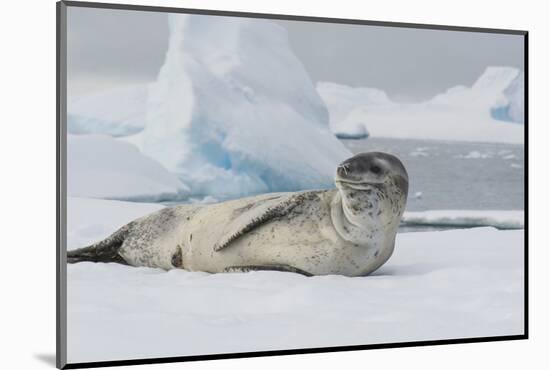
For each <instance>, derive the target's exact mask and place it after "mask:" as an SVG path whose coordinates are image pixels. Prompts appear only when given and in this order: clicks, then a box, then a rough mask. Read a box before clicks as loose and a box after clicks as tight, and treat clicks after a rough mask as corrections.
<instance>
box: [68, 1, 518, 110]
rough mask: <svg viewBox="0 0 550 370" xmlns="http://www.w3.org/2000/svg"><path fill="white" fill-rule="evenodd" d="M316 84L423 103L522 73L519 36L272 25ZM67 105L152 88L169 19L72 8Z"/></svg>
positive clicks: (298, 23) (162, 15) (153, 14)
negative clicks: (501, 72) (502, 70)
mask: <svg viewBox="0 0 550 370" xmlns="http://www.w3.org/2000/svg"><path fill="white" fill-rule="evenodd" d="M275 22H277V23H278V24H280V25H281V26H282V27H284V28H285V29H286V30H287V32H288V38H289V42H290V45H291V47H292V49H293V51H294V53H295V54H296V55H297V57H298V58H299V59H300V60H301V62H302V63H303V64H304V66H305V69H306V71H307V72H308V74H309V76H310V77H311V79H312V81H313V82H314V83H316V82H319V81H331V82H336V83H341V84H345V85H349V86H354V87H359V86H365V87H374V88H378V89H381V90H384V91H386V93H387V94H388V95H389V97H390V98H391V99H393V100H395V101H411V102H412V101H422V100H426V99H429V98H430V97H432V96H434V95H436V94H438V93H441V92H444V91H445V90H447V89H448V88H450V87H453V86H456V85H465V86H469V85H471V84H472V83H473V82H474V81H475V80H476V79H477V78H478V77H479V76H480V75H481V73H482V72H483V71H484V69H485V68H486V67H487V66H491V65H495V66H512V67H517V68H520V69H523V68H524V65H523V62H524V59H523V52H524V49H523V47H524V46H523V37H522V36H518V35H503V34H488V33H479V32H459V31H442V30H425V29H410V28H398V27H380V26H365V25H346V24H334V23H315V22H302V21H283V20H277V21H275ZM67 42H68V50H67V58H68V64H67V65H68V94H69V99H71V98H76V97H79V96H82V95H86V94H89V93H91V92H94V91H97V90H101V89H105V88H109V87H114V86H118V85H121V84H132V83H142V82H153V81H154V80H155V79H156V76H157V73H158V71H159V69H160V67H161V65H162V63H163V61H164V55H165V52H166V49H167V46H168V24H167V14H165V13H156V12H143V11H129V10H112V9H91V8H74V7H69V9H68V26H67Z"/></svg>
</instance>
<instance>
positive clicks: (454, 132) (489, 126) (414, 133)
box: [317, 67, 523, 143]
mask: <svg viewBox="0 0 550 370" xmlns="http://www.w3.org/2000/svg"><path fill="white" fill-rule="evenodd" d="M519 76H521V74H520V71H519V70H518V69H516V68H511V67H488V68H487V69H486V71H485V72H484V73H483V74H482V75H481V76H480V77H479V79H478V80H477V81H476V82H475V83H474V84H473V85H472V87H465V86H456V87H453V88H451V89H449V90H447V91H446V92H445V93H443V94H439V95H437V96H435V97H433V98H432V99H430V100H428V101H426V102H421V103H402V104H398V103H394V102H391V101H390V100H389V99H387V97H386V95H385V94H384V93H383V92H381V91H378V90H372V91H371V95H372V96H375V97H376V98H373V99H370V100H368V99H364V96H365V95H368V94H366V93H364V92H363V90H362V89H357V88H351V87H347V88H346V87H344V86H341V85H334V84H327V83H322V84H318V87H317V88H318V90H319V92H320V94H321V96H322V97H323V98H324V100H325V102H326V104H327V106H328V109H329V112H330V117H331V123H330V125H331V129H332V131H333V132H334V133H338V134H339V135H341V134H342V133H345V132H348V133H349V135H350V136H353V133H354V132H357V127H358V126H365V128H366V129H367V130H368V132H369V133H370V135H371V136H372V137H392V138H413V139H435V140H459V141H480V142H506V143H523V127H521V126H519V125H513V124H510V123H509V122H503V121H500V120H496V119H494V118H493V117H492V116H491V109H492V107H493V106H494V104H495V102H496V101H500V100H502V99H504V97H505V95H507V94H508V95H510V94H513V96H514V97H515V98H514V99H513V100H512V101H513V102H514V104H515V105H514V108H513V111H514V112H519V111H520V107H522V105H523V95H522V94H521V93H520V92H519V91H520V90H519V88H518V89H515V90H514V89H512V87H511V86H514V82H513V81H515V80H516V79H517V78H520V77H519ZM517 84H518V86H519V85H520V83H519V82H518V83H517ZM508 88H510V89H512V90H509V89H508ZM370 90H371V89H367V91H370ZM342 91H345V93H344V92H342ZM510 96H511V95H510ZM342 97H343V98H342ZM363 100H364V102H363ZM356 102H357V103H356ZM510 111H512V108H510ZM514 115H519V113H514Z"/></svg>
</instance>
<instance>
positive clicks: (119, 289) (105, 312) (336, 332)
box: [67, 198, 524, 362]
mask: <svg viewBox="0 0 550 370" xmlns="http://www.w3.org/2000/svg"><path fill="white" fill-rule="evenodd" d="M158 207H159V206H157V205H148V204H135V203H125V202H112V201H104V200H87V199H75V198H69V199H68V212H69V218H68V219H69V225H68V235H69V247H70V248H69V249H72V248H76V247H79V246H81V245H85V244H88V243H90V242H91V241H95V240H98V239H100V238H103V237H105V236H107V235H108V234H109V233H110V232H112V231H114V230H115V229H116V228H118V227H119V226H121V225H122V224H124V223H126V222H128V221H130V220H132V219H134V218H135V217H137V216H139V215H142V214H146V213H149V212H151V211H153V210H155V209H158ZM523 258H524V257H523V231H520V230H509V231H498V230H495V229H493V228H475V229H467V230H453V231H442V232H418V233H404V234H398V236H397V242H396V250H395V252H394V255H393V256H392V257H391V258H390V260H389V261H388V263H387V264H385V265H384V266H383V267H382V268H381V269H380V270H378V271H377V272H375V273H374V274H373V275H371V276H368V277H361V278H348V277H343V276H322V277H312V278H307V277H304V276H301V275H297V274H292V273H281V272H251V273H245V274H240V273H235V274H207V273H201V272H186V271H184V270H171V271H169V272H165V271H163V270H158V269H149V268H134V267H128V266H123V265H117V264H102V263H98V264H94V263H88V262H86V263H79V264H74V265H68V266H67V274H68V279H67V280H68V287H67V288H68V295H67V297H68V314H67V318H68V325H67V334H68V360H69V362H87V361H102V360H122V359H128V358H151V357H166V356H186V355H203V354H213V353H231V352H245V351H246V352H249V351H262V350H278V349H291V348H311V347H326V346H343V345H356V344H373V343H390V342H403V341H419V340H438V339H455V338H469V337H488V336H500V335H516V334H522V333H523V331H524V327H523V322H524V321H523V320H524V312H523V302H524V300H523V299H524V289H523V282H524V274H523V266H524V259H523Z"/></svg>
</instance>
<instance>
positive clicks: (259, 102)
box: [139, 15, 351, 196]
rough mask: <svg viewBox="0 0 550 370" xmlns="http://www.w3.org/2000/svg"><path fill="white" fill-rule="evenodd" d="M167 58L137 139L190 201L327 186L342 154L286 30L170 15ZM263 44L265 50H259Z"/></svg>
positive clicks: (251, 22)
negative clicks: (182, 186)
mask: <svg viewBox="0 0 550 370" xmlns="http://www.w3.org/2000/svg"><path fill="white" fill-rule="evenodd" d="M169 24H170V40H169V48H168V52H167V54H166V60H165V62H164V65H163V66H162V68H161V71H160V73H159V77H158V80H157V82H156V83H154V84H153V85H152V86H151V89H150V93H149V101H148V107H147V122H146V125H145V129H144V130H143V132H142V133H141V134H139V135H140V137H139V139H140V140H139V144H140V146H141V149H142V151H143V153H144V154H145V155H148V156H150V157H152V158H154V159H156V160H157V161H159V162H160V163H162V164H163V165H164V166H165V167H166V168H167V169H168V170H169V171H171V172H173V173H176V174H178V176H179V177H180V178H181V179H183V181H184V182H185V183H186V184H188V185H190V187H191V190H192V193H193V194H216V195H218V196H240V195H244V194H250V193H255V192H267V191H291V190H299V189H307V188H318V187H328V186H332V185H333V175H334V171H335V168H336V166H337V164H338V163H339V162H340V161H341V160H343V159H345V158H347V157H349V156H351V153H350V152H349V151H348V150H347V149H346V148H345V147H344V146H343V145H342V144H341V143H340V142H339V141H338V140H337V139H336V138H335V137H334V135H333V134H332V133H331V132H330V130H329V127H328V112H327V109H326V107H325V105H324V103H323V101H322V100H321V98H320V97H319V95H318V94H317V92H316V90H315V88H314V86H313V85H312V83H311V81H310V79H309V77H308V75H307V73H306V72H305V70H304V68H303V66H302V64H301V63H300V61H299V60H298V59H297V58H296V57H295V55H294V54H293V53H292V51H291V49H290V46H289V43H288V40H287V35H286V32H285V30H284V29H283V28H281V27H280V26H278V25H277V24H275V23H272V22H270V21H266V20H256V19H245V18H220V17H214V16H193V15H170V16H169ZM266 45H269V47H266Z"/></svg>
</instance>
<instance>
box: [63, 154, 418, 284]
mask: <svg viewBox="0 0 550 370" xmlns="http://www.w3.org/2000/svg"><path fill="white" fill-rule="evenodd" d="M335 185H336V188H335V189H329V190H312V191H302V192H288V193H268V194H262V195H257V196H252V197H247V198H242V199H236V200H231V201H226V202H222V203H217V204H209V205H204V204H203V205H196V204H187V205H178V206H173V207H167V208H164V209H161V210H159V211H156V212H154V213H152V214H149V215H146V216H144V217H141V218H139V219H137V220H135V221H132V222H130V223H129V224H127V225H125V226H123V227H122V228H120V229H119V230H118V231H116V232H115V233H113V234H112V235H111V236H109V237H108V238H106V239H105V240H102V241H100V242H98V243H96V244H93V245H91V246H89V247H85V248H80V249H76V250H73V251H69V252H68V253H67V261H68V262H69V263H75V262H80V261H93V262H118V263H124V264H128V265H131V266H149V267H157V268H162V269H166V270H169V269H174V268H182V269H186V270H189V271H206V272H211V273H217V272H239V271H240V272H244V271H251V270H278V271H290V272H296V273H301V274H304V275H308V276H309V275H328V274H339V275H346V276H364V275H368V274H370V273H372V272H373V271H374V270H376V269H377V268H379V267H380V266H382V264H384V263H385V262H386V261H387V260H388V259H389V258H390V256H391V254H392V252H393V250H394V245H395V235H396V233H397V228H398V226H399V222H400V219H401V216H402V214H403V211H404V209H405V205H406V201H407V194H408V175H407V171H406V170H405V167H404V166H403V164H402V163H401V161H400V160H399V159H398V158H397V157H395V156H393V155H391V154H387V153H381V152H368V153H360V154H357V155H355V156H353V157H351V158H349V159H347V160H345V161H344V162H342V163H341V164H340V165H339V166H338V167H337V169H336V175H335Z"/></svg>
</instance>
